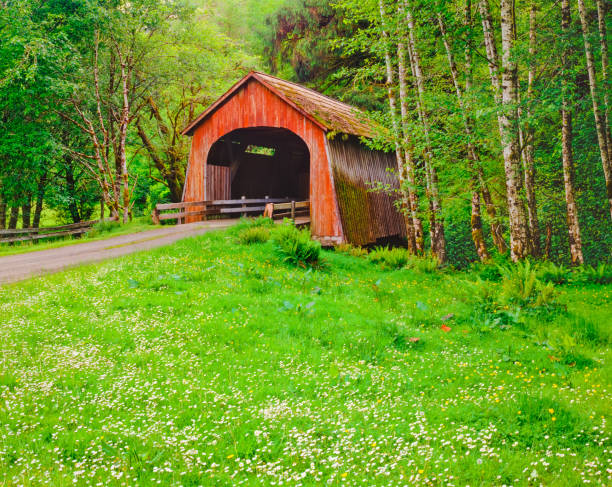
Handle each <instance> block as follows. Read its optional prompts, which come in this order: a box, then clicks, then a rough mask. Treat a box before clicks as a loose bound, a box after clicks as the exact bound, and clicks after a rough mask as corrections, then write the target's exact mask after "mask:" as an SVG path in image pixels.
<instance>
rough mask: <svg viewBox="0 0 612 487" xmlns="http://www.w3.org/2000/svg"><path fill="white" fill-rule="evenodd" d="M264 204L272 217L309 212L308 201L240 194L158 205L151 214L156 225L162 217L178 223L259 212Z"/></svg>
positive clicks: (295, 215) (263, 208) (289, 216)
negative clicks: (232, 197)
mask: <svg viewBox="0 0 612 487" xmlns="http://www.w3.org/2000/svg"><path fill="white" fill-rule="evenodd" d="M268 205H273V217H274V218H277V217H278V218H282V217H288V218H293V219H295V218H296V217H297V216H302V217H304V216H308V214H309V213H310V203H309V202H308V201H292V200H291V199H289V198H261V199H247V198H244V197H243V198H241V199H239V200H210V201H189V202H182V203H164V204H158V205H157V206H156V207H155V210H153V214H152V215H151V217H152V219H153V223H155V224H159V223H161V222H162V221H163V220H177V221H178V223H183V222H184V221H185V218H187V217H189V218H192V217H201V219H202V220H207V219H208V218H209V217H210V216H224V215H225V216H227V217H230V216H234V215H236V216H237V215H240V216H248V215H252V214H263V213H264V211H265V210H266V206H268ZM172 210H174V211H173V212H172V213H164V212H167V211H172ZM177 210H178V211H177Z"/></svg>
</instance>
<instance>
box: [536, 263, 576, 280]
mask: <svg viewBox="0 0 612 487" xmlns="http://www.w3.org/2000/svg"><path fill="white" fill-rule="evenodd" d="M536 275H537V278H538V279H539V280H541V281H543V282H552V283H553V284H565V283H567V282H569V280H570V277H571V270H570V269H568V268H567V267H565V266H563V265H556V264H555V263H554V262H542V263H540V264H539V265H538V266H537V270H536Z"/></svg>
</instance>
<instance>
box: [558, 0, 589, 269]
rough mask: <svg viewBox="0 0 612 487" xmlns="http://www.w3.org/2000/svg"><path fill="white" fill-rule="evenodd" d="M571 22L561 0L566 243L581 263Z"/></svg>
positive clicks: (567, 3)
mask: <svg viewBox="0 0 612 487" xmlns="http://www.w3.org/2000/svg"><path fill="white" fill-rule="evenodd" d="M570 22H571V11H570V0H561V30H562V32H563V35H564V40H565V44H566V45H565V46H564V47H563V51H562V59H561V64H562V72H561V83H562V103H561V150H562V159H563V183H564V185H565V204H566V206H567V229H568V232H569V246H570V255H571V259H572V264H574V265H582V264H584V257H583V255H582V240H581V237H580V223H579V221H578V208H577V206H576V196H575V189H574V158H573V152H572V113H571V109H570V107H571V103H570V101H569V100H568V91H569V89H568V81H567V76H568V75H567V73H568V71H569V70H568V67H569V66H568V63H569V59H570V53H569V49H570V48H569V42H568V40H567V38H568V34H569V30H570Z"/></svg>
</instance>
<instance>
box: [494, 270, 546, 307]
mask: <svg viewBox="0 0 612 487" xmlns="http://www.w3.org/2000/svg"><path fill="white" fill-rule="evenodd" d="M499 270H500V273H501V275H502V292H501V294H500V299H501V301H502V302H503V303H506V304H516V305H518V306H521V307H523V306H531V307H540V306H548V305H552V304H554V301H555V297H556V294H557V293H556V291H555V287H554V285H553V283H552V282H549V283H547V284H545V283H543V282H542V281H540V280H539V279H538V277H537V273H536V269H535V268H534V266H533V265H532V264H531V262H529V261H525V262H518V263H516V264H514V265H511V266H506V267H503V266H500V267H499Z"/></svg>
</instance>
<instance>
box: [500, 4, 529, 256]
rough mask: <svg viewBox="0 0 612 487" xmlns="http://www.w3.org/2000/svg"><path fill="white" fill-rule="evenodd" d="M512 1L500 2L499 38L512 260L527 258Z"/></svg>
mask: <svg viewBox="0 0 612 487" xmlns="http://www.w3.org/2000/svg"><path fill="white" fill-rule="evenodd" d="M514 14H515V13H514V0H501V38H502V83H501V87H502V110H501V128H502V147H503V153H504V169H505V173H506V192H507V196H508V213H509V216H510V255H511V257H512V259H513V260H514V261H517V260H521V259H524V258H526V257H527V256H528V255H529V240H528V233H527V232H528V228H527V217H526V215H525V208H524V206H523V203H522V201H521V196H520V190H521V170H520V169H521V168H520V165H521V155H520V148H519V124H518V70H517V66H516V63H515V61H514V59H513V56H514V53H513V50H514V43H515V38H516V35H515V17H514Z"/></svg>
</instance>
